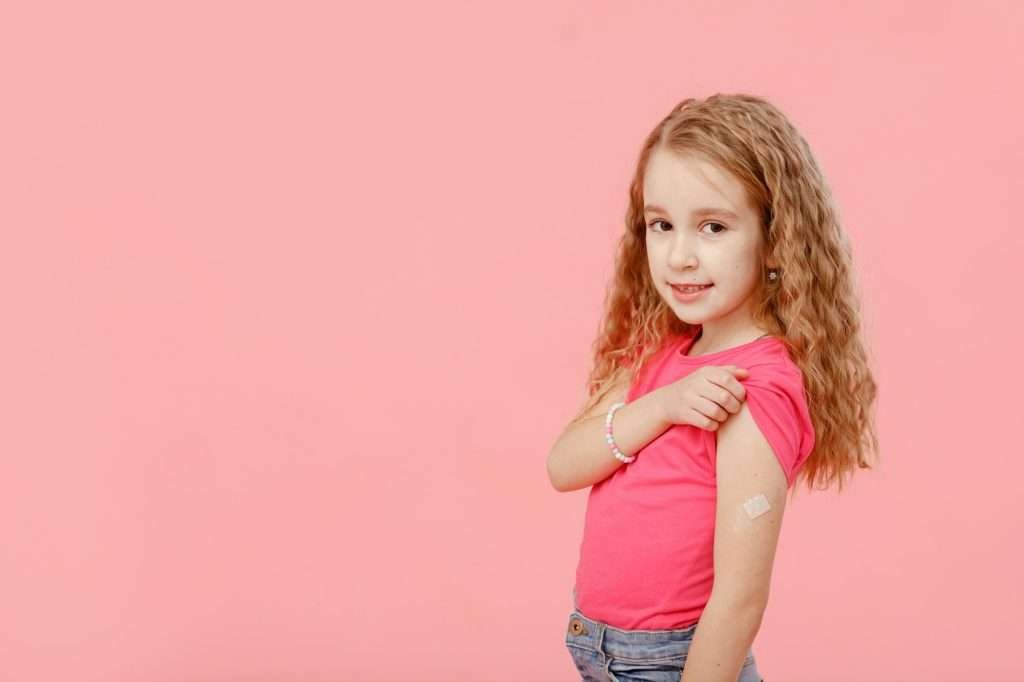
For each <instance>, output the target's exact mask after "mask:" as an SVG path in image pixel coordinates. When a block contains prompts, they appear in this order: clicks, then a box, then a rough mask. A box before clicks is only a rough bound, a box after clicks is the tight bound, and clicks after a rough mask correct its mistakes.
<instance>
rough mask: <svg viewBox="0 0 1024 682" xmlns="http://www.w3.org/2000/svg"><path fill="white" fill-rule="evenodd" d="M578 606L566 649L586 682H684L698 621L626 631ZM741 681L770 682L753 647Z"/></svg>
mask: <svg viewBox="0 0 1024 682" xmlns="http://www.w3.org/2000/svg"><path fill="white" fill-rule="evenodd" d="M573 596H574V597H575V592H573ZM573 604H574V606H573V610H572V613H571V614H570V615H569V627H568V629H567V630H566V634H565V646H566V648H568V649H569V654H570V655H571V656H572V661H573V663H574V664H575V665H576V670H577V671H579V673H580V679H581V680H583V682H637V681H640V680H644V681H646V682H679V678H680V677H681V676H682V674H683V666H684V665H685V664H686V654H687V652H688V651H689V649H690V642H691V641H693V635H694V633H695V632H696V631H697V624H696V623H695V624H693V625H691V626H690V627H688V628H684V629H682V630H620V629H619V628H616V627H612V626H611V625H608V624H606V623H602V622H601V621H597V620H593V619H591V618H587V617H586V616H584V615H583V614H582V613H581V612H580V610H579V608H577V607H576V605H575V599H574V601H573ZM737 682H764V680H763V679H762V677H761V674H760V673H759V672H758V671H757V663H756V662H755V661H754V651H753V649H750V650H749V651H747V659H746V661H745V662H744V663H743V669H742V670H741V671H740V676H739V679H738V680H737Z"/></svg>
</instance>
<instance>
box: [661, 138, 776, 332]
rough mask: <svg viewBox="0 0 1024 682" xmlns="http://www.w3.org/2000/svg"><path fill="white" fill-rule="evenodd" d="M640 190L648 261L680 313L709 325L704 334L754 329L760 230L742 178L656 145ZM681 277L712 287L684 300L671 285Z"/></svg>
mask: <svg viewBox="0 0 1024 682" xmlns="http://www.w3.org/2000/svg"><path fill="white" fill-rule="evenodd" d="M643 193H644V220H645V222H646V224H647V237H646V239H647V260H648V264H649V266H650V269H651V278H652V280H653V282H654V286H655V287H656V288H657V290H658V293H659V294H661V297H662V298H663V299H664V300H665V302H666V303H667V304H668V305H669V307H670V308H672V310H673V311H674V312H675V314H676V316H677V317H678V318H679V319H681V320H683V321H684V322H687V323H689V324H699V325H704V329H705V332H706V333H705V334H704V335H705V336H709V334H708V333H707V332H709V331H711V330H712V329H714V331H712V334H714V335H718V334H721V335H723V336H729V335H731V334H734V333H738V334H742V333H745V332H747V331H749V330H750V329H751V327H752V326H753V317H752V313H751V311H752V308H753V302H754V300H755V299H754V295H755V294H756V293H757V288H758V286H759V283H760V281H761V278H762V276H763V275H762V271H763V263H762V259H761V250H762V248H763V244H762V243H763V237H762V234H761V225H760V220H759V218H758V215H757V209H756V207H755V206H754V205H753V204H752V202H750V200H749V198H748V197H747V193H746V190H745V189H744V187H743V185H741V184H740V182H739V180H738V179H737V178H736V177H735V176H733V175H732V174H731V173H728V172H725V171H724V170H723V169H721V168H719V167H718V166H716V165H714V164H712V163H710V162H708V161H705V160H703V159H702V158H699V157H697V156H690V155H687V156H681V155H679V154H676V153H674V152H671V151H668V150H665V149H663V148H661V147H657V148H655V150H654V152H653V153H652V154H651V157H650V159H649V162H648V165H647V171H646V174H645V176H644V186H643ZM684 283H685V284H711V285H712V286H711V287H710V288H708V289H705V290H704V291H703V292H701V293H700V294H698V295H696V296H691V297H689V299H687V297H685V296H684V297H682V298H680V297H679V295H678V294H676V293H675V292H674V291H673V288H672V285H673V284H684Z"/></svg>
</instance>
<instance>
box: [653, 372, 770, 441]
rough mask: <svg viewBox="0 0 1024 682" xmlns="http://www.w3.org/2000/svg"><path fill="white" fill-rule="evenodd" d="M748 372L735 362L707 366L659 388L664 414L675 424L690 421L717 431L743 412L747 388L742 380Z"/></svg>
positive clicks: (699, 426)
mask: <svg viewBox="0 0 1024 682" xmlns="http://www.w3.org/2000/svg"><path fill="white" fill-rule="evenodd" d="M749 374H750V373H749V372H748V371H747V370H745V369H743V368H742V367H737V366H735V365H705V366H704V367H699V368H697V369H696V370H694V371H693V372H691V373H690V374H688V375H686V376H685V377H683V378H682V379H680V380H679V381H675V382H672V383H671V384H666V385H665V386H662V387H661V388H659V389H658V393H659V395H660V398H661V401H660V405H661V409H662V414H663V415H664V418H665V420H666V421H668V422H670V423H672V424H690V425H691V426H696V427H698V428H701V429H705V430H707V431H714V430H716V429H717V428H718V426H719V425H720V424H721V423H722V422H724V421H725V420H726V419H728V418H729V415H730V414H735V413H737V412H739V411H740V401H743V400H746V399H747V390H746V389H745V388H744V387H743V384H741V383H740V382H739V379H745V378H747V377H748V376H749Z"/></svg>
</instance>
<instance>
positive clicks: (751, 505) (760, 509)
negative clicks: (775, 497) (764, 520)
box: [743, 493, 772, 519]
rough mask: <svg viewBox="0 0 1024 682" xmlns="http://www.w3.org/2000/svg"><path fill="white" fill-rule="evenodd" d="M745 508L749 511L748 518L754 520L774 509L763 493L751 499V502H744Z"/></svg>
mask: <svg viewBox="0 0 1024 682" xmlns="http://www.w3.org/2000/svg"><path fill="white" fill-rule="evenodd" d="M743 508H744V509H746V510H747V516H749V517H750V518H752V519H756V518H757V517H758V516H760V515H761V514H764V513H765V512H767V511H768V510H769V509H771V508H772V507H771V505H770V504H768V498H767V497H765V496H764V493H761V494H760V495H757V496H756V497H751V498H750V499H749V500H747V501H746V502H744V503H743Z"/></svg>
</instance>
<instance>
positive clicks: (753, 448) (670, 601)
mask: <svg viewBox="0 0 1024 682" xmlns="http://www.w3.org/2000/svg"><path fill="white" fill-rule="evenodd" d="M854 279H855V278H854V272H853V269H852V262H851V250H850V247H849V245H848V242H847V238H846V236H845V234H844V233H843V231H842V229H841V227H840V224H839V218H838V214H837V209H836V207H835V205H834V204H833V202H832V198H831V194H830V190H829V188H828V186H827V184H826V181H825V179H824V177H823V175H822V172H821V170H820V169H819V167H818V165H817V163H816V161H815V159H814V157H813V155H812V153H811V150H810V149H809V147H808V145H807V142H806V141H805V140H804V139H803V137H801V135H800V134H799V132H797V131H796V130H795V129H794V127H793V125H792V124H791V123H790V122H789V121H788V120H787V118H786V117H785V116H784V115H783V114H782V113H781V112H780V111H779V110H778V109H777V108H775V107H774V106H773V105H771V104H770V103H768V102H767V101H765V100H764V99H762V98H759V97H754V96H750V95H743V94H739V95H724V94H716V95H713V96H711V97H708V98H706V99H704V100H697V99H692V98H691V99H686V100H684V101H683V102H681V103H680V104H679V105H678V106H676V107H675V109H673V110H672V112H671V113H670V114H669V115H668V116H667V117H666V118H665V119H664V120H663V121H661V122H660V123H659V124H658V125H657V127H655V129H654V130H653V131H652V132H651V134H650V135H649V136H648V137H647V140H646V141H645V143H644V145H643V149H642V150H641V153H640V156H639V159H638V163H637V167H636V171H635V175H634V177H633V181H632V185H631V187H630V193H629V208H628V211H627V214H626V230H625V234H624V235H623V236H622V239H621V242H620V246H619V252H618V254H617V257H616V265H615V276H614V285H613V287H612V288H611V289H610V291H609V293H608V298H607V300H606V312H605V319H604V321H603V326H602V331H601V333H600V335H599V337H598V339H597V341H596V342H595V344H594V351H595V353H594V355H595V358H594V367H593V369H592V371H591V374H590V377H589V379H588V396H589V397H588V400H587V401H586V403H585V404H584V405H583V407H582V409H581V410H580V413H579V414H578V415H577V416H576V418H575V419H573V420H572V422H571V423H570V424H569V425H568V426H567V427H566V429H565V431H564V432H563V433H562V434H561V435H560V436H559V438H558V441H557V442H556V443H555V445H554V446H553V448H552V450H551V453H550V455H549V457H548V462H547V467H548V475H549V477H550V479H551V482H552V485H553V486H554V487H555V488H556V489H557V490H559V491H570V490H577V489H579V488H583V487H586V486H592V487H591V489H590V494H589V497H588V500H587V511H586V521H585V527H584V532H583V541H582V543H581V545H580V556H579V564H578V566H577V569H576V580H575V586H574V589H573V610H572V613H571V614H570V616H569V622H568V629H567V632H566V636H565V644H566V646H567V647H568V650H569V653H570V654H571V655H572V659H573V662H574V663H575V665H576V667H577V669H578V671H579V673H580V674H581V676H582V679H584V680H622V681H625V680H640V679H643V680H673V681H678V680H680V679H681V680H682V682H718V681H722V682H726V681H727V682H736V680H739V681H740V682H758V681H759V680H762V679H763V678H762V677H761V674H760V673H759V672H758V669H757V665H756V663H755V661H754V654H753V649H752V643H753V641H754V637H755V635H756V634H757V632H758V629H759V627H760V625H761V620H762V617H763V614H764V611H765V608H766V607H767V605H768V593H769V586H770V581H771V574H772V564H773V562H774V558H775V550H776V545H777V542H778V537H779V530H780V527H781V524H782V516H783V511H784V509H785V505H786V498H787V494H788V493H789V492H790V490H793V491H794V492H795V486H794V483H795V482H796V480H797V478H798V477H803V478H804V480H805V482H806V483H807V485H808V487H809V488H812V487H813V484H814V483H815V482H820V483H823V484H824V485H823V486H822V489H827V488H828V487H829V486H830V485H831V484H832V483H837V484H838V488H839V491H840V492H841V491H842V487H843V478H844V476H845V475H846V474H848V473H851V474H852V472H853V471H854V469H856V468H858V467H859V468H870V464H868V462H867V455H868V454H869V453H873V454H877V450H878V438H877V435H876V433H875V426H874V423H873V418H872V416H871V414H870V413H871V408H872V404H873V403H874V401H875V397H876V384H875V381H874V379H873V377H872V373H871V370H870V368H869V363H868V359H867V354H866V351H865V347H864V343H863V342H862V340H861V338H860V334H859V332H860V323H859V315H858V308H859V305H858V301H857V294H856V291H855V282H854Z"/></svg>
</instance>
